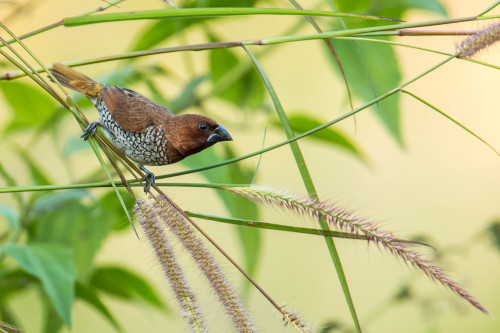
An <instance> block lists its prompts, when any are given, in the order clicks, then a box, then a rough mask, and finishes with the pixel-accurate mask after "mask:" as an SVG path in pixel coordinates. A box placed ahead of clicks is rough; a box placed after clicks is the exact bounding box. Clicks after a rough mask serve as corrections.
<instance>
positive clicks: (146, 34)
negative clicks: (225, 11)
mask: <svg viewBox="0 0 500 333" xmlns="http://www.w3.org/2000/svg"><path fill="white" fill-rule="evenodd" d="M255 3H256V0H238V1H233V0H208V1H207V0H205V1H193V2H191V3H187V4H185V5H184V6H183V8H193V7H200V8H201V7H253V6H254V5H255ZM210 19H213V18H203V17H199V18H196V19H177V20H161V21H157V22H154V23H153V24H151V25H149V26H148V27H147V28H146V29H144V30H143V31H142V32H141V33H140V34H139V37H138V39H137V41H136V42H135V43H134V44H133V46H132V47H131V49H132V51H137V50H148V49H151V48H153V47H155V46H156V45H158V44H160V43H161V42H163V41H166V40H168V39H169V38H170V37H172V36H177V35H179V34H181V33H183V32H185V31H186V30H187V29H188V28H189V27H191V26H193V25H198V24H203V23H204V22H205V21H207V20H210Z"/></svg>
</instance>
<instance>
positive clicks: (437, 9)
mask: <svg viewBox="0 0 500 333" xmlns="http://www.w3.org/2000/svg"><path fill="white" fill-rule="evenodd" d="M335 6H336V8H337V10H338V11H340V12H346V13H347V12H349V13H363V14H367V15H378V16H384V17H390V18H393V19H404V18H403V16H404V14H405V13H406V12H407V11H408V10H411V9H421V10H426V11H430V12H434V13H436V14H440V15H443V16H445V15H447V12H446V9H445V8H444V6H443V5H442V4H441V3H440V2H439V1H437V0H358V1H350V0H337V1H335ZM360 21H361V20H360ZM360 23H361V24H364V25H366V24H373V23H365V22H360ZM375 23H379V22H375ZM349 27H351V23H350V22H349Z"/></svg>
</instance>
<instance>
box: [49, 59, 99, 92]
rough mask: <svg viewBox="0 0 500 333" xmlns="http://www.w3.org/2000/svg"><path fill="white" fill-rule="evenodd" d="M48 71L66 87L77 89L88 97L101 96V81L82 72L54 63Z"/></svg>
mask: <svg viewBox="0 0 500 333" xmlns="http://www.w3.org/2000/svg"><path fill="white" fill-rule="evenodd" d="M50 72H51V73H52V75H54V77H55V78H56V79H57V81H59V83H60V84H61V85H63V86H65V87H66V88H70V89H73V90H75V91H78V92H80V93H82V94H84V95H86V96H87V97H89V98H92V99H96V98H98V97H100V96H101V93H102V83H99V82H96V81H94V80H92V79H91V78H89V77H87V76H85V75H83V74H82V73H80V72H78V71H76V70H74V69H73V68H70V67H68V66H65V65H63V64H60V63H55V64H54V65H53V67H52V69H50Z"/></svg>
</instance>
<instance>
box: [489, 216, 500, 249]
mask: <svg viewBox="0 0 500 333" xmlns="http://www.w3.org/2000/svg"><path fill="white" fill-rule="evenodd" d="M487 231H488V234H489V236H490V240H491V243H492V244H493V246H494V247H495V248H496V249H497V250H498V251H500V221H495V222H493V223H491V224H490V225H489V226H488V228H487Z"/></svg>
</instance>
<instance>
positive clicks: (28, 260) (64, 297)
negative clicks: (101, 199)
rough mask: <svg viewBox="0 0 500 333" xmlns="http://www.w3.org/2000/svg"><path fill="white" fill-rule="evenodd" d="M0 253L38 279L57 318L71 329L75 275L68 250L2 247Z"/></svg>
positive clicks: (59, 247) (47, 246)
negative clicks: (10, 258)
mask: <svg viewBox="0 0 500 333" xmlns="http://www.w3.org/2000/svg"><path fill="white" fill-rule="evenodd" d="M0 251H2V252H3V253H5V254H7V255H9V256H10V257H12V258H13V259H14V260H15V261H16V262H17V263H18V264H19V266H20V267H21V268H22V269H23V270H25V271H26V272H28V273H29V274H31V275H33V276H36V277H37V278H38V279H40V282H41V283H42V286H43V289H44V290H45V292H46V293H47V295H48V297H49V298H50V300H51V302H52V304H53V305H54V308H55V309H56V311H57V313H58V315H59V316H60V317H61V319H62V320H63V322H64V323H65V325H66V326H68V327H71V309H72V306H73V300H74V298H75V280H76V272H75V266H74V261H73V256H72V254H71V251H70V249H68V248H67V247H65V246H62V245H57V244H42V243H38V244H35V243H33V244H5V245H3V246H0Z"/></svg>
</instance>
